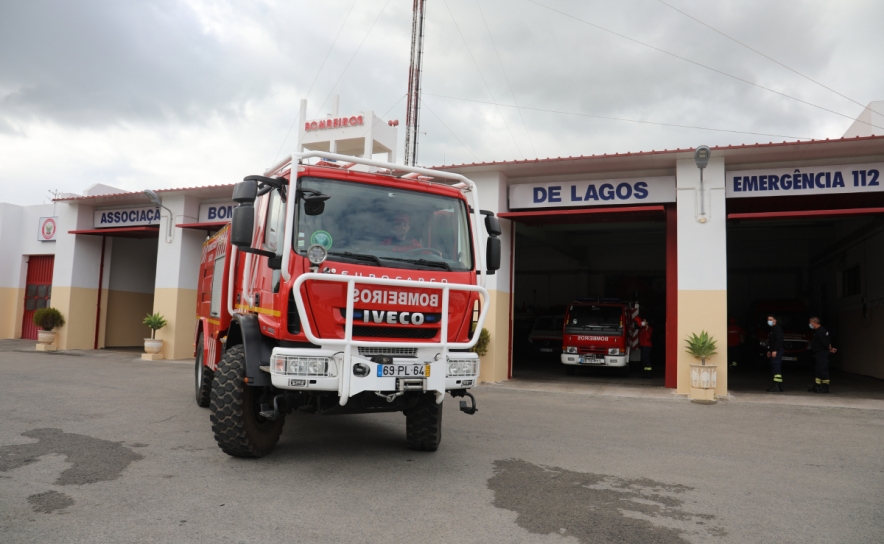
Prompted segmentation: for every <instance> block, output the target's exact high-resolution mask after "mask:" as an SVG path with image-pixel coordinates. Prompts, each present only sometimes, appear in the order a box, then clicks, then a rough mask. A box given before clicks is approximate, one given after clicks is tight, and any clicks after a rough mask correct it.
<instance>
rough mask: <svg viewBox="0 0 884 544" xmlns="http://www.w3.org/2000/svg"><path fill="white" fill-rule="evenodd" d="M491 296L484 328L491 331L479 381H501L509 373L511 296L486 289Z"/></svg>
mask: <svg viewBox="0 0 884 544" xmlns="http://www.w3.org/2000/svg"><path fill="white" fill-rule="evenodd" d="M488 295H489V296H490V297H491V301H490V307H489V308H488V317H486V318H485V328H486V329H488V332H489V333H491V342H490V343H489V345H488V353H486V354H485V356H484V357H482V358H481V360H482V363H481V369H480V372H479V381H480V382H501V381H504V380H506V379H507V376H508V374H509V339H510V329H509V321H510V319H509V317H510V304H511V303H512V297H510V294H509V293H505V292H503V291H490V290H489V291H488Z"/></svg>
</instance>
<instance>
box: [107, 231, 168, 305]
mask: <svg viewBox="0 0 884 544" xmlns="http://www.w3.org/2000/svg"><path fill="white" fill-rule="evenodd" d="M107 258H108V256H107V255H105V259H107ZM156 269H157V240H156V239H155V238H154V239H151V238H148V239H144V240H139V239H135V238H114V239H113V257H112V258H111V266H110V274H109V276H110V278H109V283H108V287H109V288H110V289H111V290H114V291H128V292H131V293H153V291H154V282H155V276H156Z"/></svg>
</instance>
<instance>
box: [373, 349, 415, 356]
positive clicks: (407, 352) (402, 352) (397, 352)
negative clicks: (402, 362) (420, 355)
mask: <svg viewBox="0 0 884 544" xmlns="http://www.w3.org/2000/svg"><path fill="white" fill-rule="evenodd" d="M359 355H362V356H363V357H370V356H372V355H390V356H393V357H397V356H398V357H414V356H415V355H417V348H365V347H361V348H359Z"/></svg>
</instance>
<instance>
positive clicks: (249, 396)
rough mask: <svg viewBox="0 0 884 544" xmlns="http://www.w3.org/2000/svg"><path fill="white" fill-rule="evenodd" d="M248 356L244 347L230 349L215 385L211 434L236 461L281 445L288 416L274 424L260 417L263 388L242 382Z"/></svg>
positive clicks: (258, 455) (258, 454) (223, 359)
mask: <svg viewBox="0 0 884 544" xmlns="http://www.w3.org/2000/svg"><path fill="white" fill-rule="evenodd" d="M245 375H246V354H245V350H244V349H243V347H242V346H234V347H232V348H230V349H228V350H227V351H226V352H225V353H224V356H223V357H221V361H220V362H219V363H218V368H217V370H216V371H215V379H214V380H213V382H212V395H211V397H212V400H211V409H212V431H213V432H214V433H215V441H216V442H217V443H218V446H219V447H220V448H221V450H222V451H223V452H224V453H226V454H227V455H231V456H233V457H263V456H265V455H267V454H268V453H270V451H271V450H273V448H274V447H275V446H276V443H277V442H278V441H279V435H280V434H281V433H282V426H283V423H284V421H285V415H284V414H280V415H279V418H278V419H277V420H275V421H271V420H269V419H266V418H264V417H262V416H261V415H260V414H259V411H260V407H259V402H260V399H259V396H260V393H261V388H259V387H250V386H248V385H246V384H245V383H244V381H243V378H245Z"/></svg>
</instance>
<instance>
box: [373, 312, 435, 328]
mask: <svg viewBox="0 0 884 544" xmlns="http://www.w3.org/2000/svg"><path fill="white" fill-rule="evenodd" d="M362 321H363V322H364V323H388V324H390V325H396V324H397V323H399V324H402V325H423V324H424V314H422V313H420V312H391V311H387V310H365V311H364V312H363V313H362Z"/></svg>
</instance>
